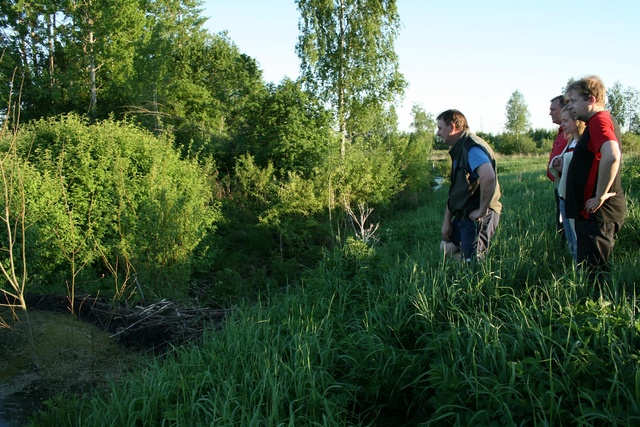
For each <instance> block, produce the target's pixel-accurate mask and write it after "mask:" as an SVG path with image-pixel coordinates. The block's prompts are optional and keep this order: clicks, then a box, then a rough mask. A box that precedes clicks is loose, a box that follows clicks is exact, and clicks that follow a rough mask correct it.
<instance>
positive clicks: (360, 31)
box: [296, 0, 406, 156]
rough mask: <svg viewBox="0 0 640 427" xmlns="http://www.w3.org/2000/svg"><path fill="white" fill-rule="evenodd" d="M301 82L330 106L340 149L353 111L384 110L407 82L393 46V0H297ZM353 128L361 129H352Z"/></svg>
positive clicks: (395, 24)
mask: <svg viewBox="0 0 640 427" xmlns="http://www.w3.org/2000/svg"><path fill="white" fill-rule="evenodd" d="M296 4H297V5H298V9H299V11H300V21H299V29H300V36H299V39H298V44H297V46H296V51H297V53H298V56H299V57H300V59H301V74H302V79H303V83H304V84H305V85H306V87H307V88H309V89H310V90H311V91H312V92H313V93H315V94H316V96H318V97H320V98H321V99H322V100H323V101H325V102H327V103H328V104H329V105H330V106H331V107H332V109H333V110H334V113H335V116H336V119H337V122H338V127H339V130H340V133H341V135H342V144H341V153H342V155H343V156H344V152H345V145H346V141H347V139H348V138H349V137H351V136H353V135H352V133H353V132H354V131H355V130H354V129H352V128H351V127H350V126H351V125H350V124H355V123H357V122H358V120H354V119H355V118H356V117H357V116H359V115H363V116H364V117H367V119H369V118H370V115H371V111H374V112H375V111H376V110H377V111H383V112H386V111H388V108H387V107H389V106H390V105H392V104H393V103H394V102H395V101H396V99H397V98H398V97H400V96H402V95H403V94H404V89H405V87H406V82H405V80H404V77H403V76H402V74H401V73H400V72H399V70H398V56H397V54H396V52H395V50H394V43H395V39H396V37H397V36H398V32H399V27H400V18H399V15H398V9H397V6H396V0H296ZM357 132H358V133H360V132H362V129H358V130H357Z"/></svg>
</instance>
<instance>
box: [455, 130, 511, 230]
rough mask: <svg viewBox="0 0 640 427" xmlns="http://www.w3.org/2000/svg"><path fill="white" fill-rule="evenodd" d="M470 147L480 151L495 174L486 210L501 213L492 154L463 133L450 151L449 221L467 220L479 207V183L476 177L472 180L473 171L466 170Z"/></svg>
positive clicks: (475, 139) (488, 148)
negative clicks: (493, 188)
mask: <svg viewBox="0 0 640 427" xmlns="http://www.w3.org/2000/svg"><path fill="white" fill-rule="evenodd" d="M472 147H478V148H480V149H482V150H483V151H484V152H485V154H486V155H487V157H488V158H489V160H490V161H491V166H492V167H493V171H494V172H495V174H496V191H495V193H494V195H493V198H492V199H491V203H490V204H489V208H490V209H491V210H493V211H495V212H496V213H498V214H499V213H500V212H501V211H502V204H501V203H500V201H499V199H500V185H499V184H498V171H497V167H496V161H495V155H494V154H493V150H492V149H491V147H489V144H487V143H486V142H485V141H484V140H482V138H480V137H478V136H477V135H474V134H472V133H470V132H469V131H465V132H463V134H462V135H461V136H460V138H458V140H457V141H456V143H455V144H454V145H453V147H451V149H450V150H449V155H450V156H451V177H450V179H451V186H450V187H449V200H448V201H447V206H448V207H449V211H450V212H451V219H452V220H453V219H461V218H468V217H469V214H470V213H471V212H472V211H474V210H476V209H478V208H479V207H480V182H479V180H478V178H477V177H474V174H473V171H472V170H471V168H470V167H469V150H470V149H471V148H472Z"/></svg>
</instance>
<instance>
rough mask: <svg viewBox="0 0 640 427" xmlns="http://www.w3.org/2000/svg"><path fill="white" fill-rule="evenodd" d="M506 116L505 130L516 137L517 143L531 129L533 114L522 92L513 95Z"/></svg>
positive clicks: (508, 103)
mask: <svg viewBox="0 0 640 427" xmlns="http://www.w3.org/2000/svg"><path fill="white" fill-rule="evenodd" d="M506 116H507V122H506V123H505V125H504V127H505V130H506V131H507V132H509V133H512V134H513V135H515V137H516V142H517V141H518V140H519V138H520V135H523V134H525V133H526V132H527V131H528V130H529V128H530V127H531V121H530V118H531V114H530V113H529V109H528V108H527V104H526V103H525V101H524V95H522V93H521V92H520V91H518V90H516V91H514V92H513V93H512V94H511V98H509V101H508V102H507V111H506Z"/></svg>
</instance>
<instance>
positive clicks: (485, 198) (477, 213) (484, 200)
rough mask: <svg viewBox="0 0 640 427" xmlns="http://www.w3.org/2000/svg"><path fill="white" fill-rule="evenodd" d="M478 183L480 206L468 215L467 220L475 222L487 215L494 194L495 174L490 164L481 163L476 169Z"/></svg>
mask: <svg viewBox="0 0 640 427" xmlns="http://www.w3.org/2000/svg"><path fill="white" fill-rule="evenodd" d="M476 173H477V174H478V180H479V181H480V206H479V207H478V209H476V210H474V211H473V212H471V213H470V214H469V219H471V220H472V221H477V220H478V219H480V218H482V217H484V216H486V215H487V214H488V213H489V205H490V204H491V199H493V195H494V194H495V192H496V173H495V171H494V170H493V166H491V163H483V164H481V165H480V166H478V168H477V169H476Z"/></svg>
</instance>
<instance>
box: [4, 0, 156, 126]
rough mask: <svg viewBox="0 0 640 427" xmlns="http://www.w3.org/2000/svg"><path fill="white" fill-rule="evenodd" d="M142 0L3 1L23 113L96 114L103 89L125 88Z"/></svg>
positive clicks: (10, 61) (6, 46)
mask: <svg viewBox="0 0 640 427" xmlns="http://www.w3.org/2000/svg"><path fill="white" fill-rule="evenodd" d="M141 1H142V0H113V1H108V2H106V1H96V0H65V1H61V0H43V1H38V2H26V1H21V0H10V1H6V2H2V3H0V25H1V26H2V28H1V30H2V32H3V35H6V38H5V37H2V39H3V40H2V45H3V46H2V47H3V48H4V49H5V52H6V57H7V60H8V61H7V64H8V65H9V66H11V67H13V68H14V69H15V70H16V72H17V75H18V76H20V79H21V81H20V82H19V83H20V88H21V108H22V110H23V111H22V115H21V116H22V118H23V119H31V118H38V117H43V116H48V115H53V114H58V113H61V112H69V111H77V112H81V113H86V112H91V113H92V114H94V113H96V110H95V109H96V106H97V104H98V98H99V96H100V92H106V91H110V92H112V93H122V92H123V91H122V85H121V83H122V82H123V81H125V80H127V79H128V78H130V76H131V73H132V59H133V52H134V49H135V47H136V45H137V42H138V41H139V37H140V35H141V33H142V30H143V23H144V16H145V10H144V8H142V7H141V6H142V3H141ZM2 67H5V65H4V64H3V65H2ZM3 74H8V72H6V71H5V72H4V73H3ZM114 85H115V86H117V88H114ZM107 109H108V112H110V111H111V109H110V108H108V107H107ZM107 114H108V113H107ZM103 115H105V116H106V114H103Z"/></svg>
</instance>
